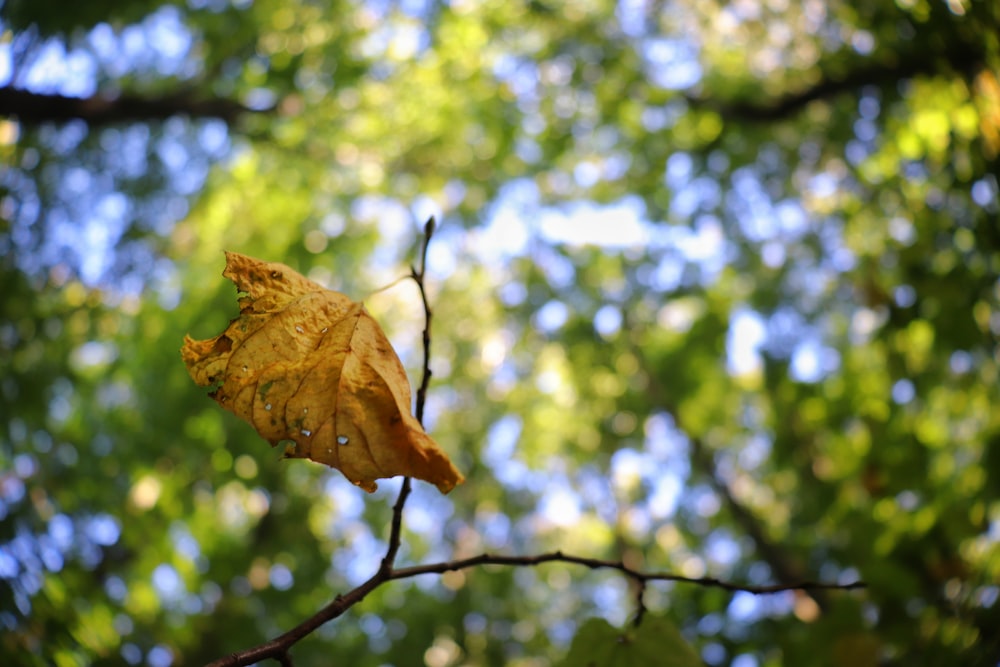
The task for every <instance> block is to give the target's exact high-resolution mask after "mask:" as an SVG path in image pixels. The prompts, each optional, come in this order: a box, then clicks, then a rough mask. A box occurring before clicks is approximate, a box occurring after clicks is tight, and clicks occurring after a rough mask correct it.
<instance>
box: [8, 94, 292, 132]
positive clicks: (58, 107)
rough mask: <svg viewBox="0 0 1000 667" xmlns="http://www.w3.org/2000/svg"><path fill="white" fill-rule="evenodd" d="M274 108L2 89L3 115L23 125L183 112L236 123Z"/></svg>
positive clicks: (187, 97)
mask: <svg viewBox="0 0 1000 667" xmlns="http://www.w3.org/2000/svg"><path fill="white" fill-rule="evenodd" d="M270 111H273V108H272V109H251V108H249V107H247V106H244V105H242V104H240V103H239V102H236V101H234V100H230V99H227V98H223V97H215V98H199V97H196V96H194V95H193V94H191V93H188V92H179V93H172V94H169V95H162V96H158V97H140V96H136V95H120V96H118V97H104V96H101V95H94V96H92V97H67V96H65V95H50V94H43V93H33V92H30V91H27V90H22V89H19V88H13V87H11V86H5V87H3V88H0V116H15V117H16V118H17V119H18V121H19V122H20V123H22V124H23V125H40V124H42V123H65V122H67V121H70V120H82V121H84V122H86V123H87V124H88V125H90V126H91V127H97V126H104V125H111V124H113V123H126V122H147V121H154V120H164V119H167V118H171V117H173V116H179V115H182V116H189V117H192V118H219V119H221V120H223V121H225V122H226V123H233V122H234V121H235V120H236V119H237V118H238V117H240V116H241V115H243V114H249V113H266V112H270Z"/></svg>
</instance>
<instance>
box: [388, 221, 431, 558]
mask: <svg viewBox="0 0 1000 667" xmlns="http://www.w3.org/2000/svg"><path fill="white" fill-rule="evenodd" d="M433 235H434V217H433V216H431V217H430V218H428V220H427V223H426V224H424V242H423V244H422V246H421V248H420V268H419V269H417V268H416V267H410V277H411V278H413V281H414V282H415V283H417V288H418V289H419V290H420V301H421V302H422V303H423V306H424V332H423V337H422V338H423V345H424V368H423V373H422V374H421V377H420V387H419V388H418V389H417V405H416V408H415V413H414V415H415V416H416V418H417V421H418V422H420V423H421V425H422V424H423V423H424V405H425V404H426V402H427V388H428V386H429V385H430V381H431V306H430V302H429V301H428V300H427V287H426V285H425V284H424V276H425V275H426V274H427V246H429V245H430V243H431V237H432V236H433ZM412 486H413V480H412V479H411V478H409V477H404V478H403V484H402V486H400V487H399V497H397V498H396V504H395V505H393V508H392V524H391V528H390V530H389V546H388V548H387V549H386V552H385V557H384V558H383V559H382V565H381V566H380V567H379V571H380V572H384V573H385V575H386V576H387V577H388V576H389V575H391V574H392V566H393V564H394V563H395V562H396V554H397V553H399V545H400V542H401V540H402V532H403V506H404V505H405V504H406V499H407V498H408V497H409V495H410V489H411V488H412Z"/></svg>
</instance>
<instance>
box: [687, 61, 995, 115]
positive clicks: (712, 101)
mask: <svg viewBox="0 0 1000 667" xmlns="http://www.w3.org/2000/svg"><path fill="white" fill-rule="evenodd" d="M983 62H984V56H983V54H982V53H981V52H980V51H978V50H976V49H975V48H973V46H972V45H970V44H956V45H953V46H952V47H951V48H949V49H948V51H947V52H946V53H945V54H943V55H939V54H936V53H934V52H931V51H921V52H917V53H909V54H899V55H897V56H896V57H895V58H894V60H893V61H892V62H882V61H874V60H866V61H862V62H861V63H860V64H858V65H856V66H855V67H853V68H851V69H849V70H848V71H846V72H844V73H842V74H839V73H832V72H824V73H823V76H822V78H821V79H820V80H819V82H818V83H816V84H815V85H813V86H810V87H809V88H805V89H803V90H799V91H793V92H789V93H786V94H784V95H782V96H780V97H777V98H775V99H771V100H766V101H758V100H747V99H732V100H724V99H719V98H709V97H698V96H693V95H688V96H686V99H687V102H688V104H689V105H690V106H691V107H692V108H694V109H708V110H711V111H715V112H717V113H718V114H719V115H720V116H722V117H723V118H724V119H726V120H732V121H741V122H749V123H770V122H774V121H778V120H784V119H786V118H790V117H792V116H794V115H795V114H796V113H798V112H799V111H801V110H802V109H804V108H805V107H806V106H807V105H809V104H810V103H812V102H816V101H819V100H832V99H833V98H835V97H837V96H838V95H840V94H842V93H847V92H851V91H857V90H860V89H862V88H864V87H866V86H879V87H884V86H889V85H894V84H897V83H898V82H900V81H902V80H905V79H910V78H913V77H916V76H921V75H934V74H938V73H943V72H945V71H949V70H950V71H956V72H959V73H961V74H962V75H964V76H966V77H970V78H971V76H972V75H973V74H974V73H975V72H976V71H978V70H979V69H980V68H981V67H982V66H983Z"/></svg>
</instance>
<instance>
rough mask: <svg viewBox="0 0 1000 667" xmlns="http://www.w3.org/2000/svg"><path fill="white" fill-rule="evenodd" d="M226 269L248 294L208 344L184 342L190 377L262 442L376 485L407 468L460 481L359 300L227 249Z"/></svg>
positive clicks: (445, 487)
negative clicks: (415, 410) (423, 422)
mask: <svg viewBox="0 0 1000 667" xmlns="http://www.w3.org/2000/svg"><path fill="white" fill-rule="evenodd" d="M223 275H224V276H226V277H227V278H229V279H231V280H232V281H233V282H234V283H235V284H236V286H237V288H238V289H239V290H240V292H243V293H245V296H243V297H241V298H240V300H239V302H240V316H239V317H237V318H236V319H234V320H233V321H232V322H230V324H229V327H228V328H227V329H226V331H225V332H223V333H222V334H220V335H219V336H216V337H215V338H211V339H208V340H194V339H192V338H191V337H189V336H188V337H186V338H185V340H184V346H183V348H182V350H181V355H182V357H183V359H184V363H185V364H186V365H187V367H188V372H189V373H190V375H191V378H192V379H193V380H194V381H195V382H197V383H198V384H199V385H202V386H208V385H215V386H216V388H215V390H214V391H213V392H212V394H211V396H212V398H214V399H215V400H216V401H217V402H218V403H219V405H221V406H222V407H224V408H226V409H227V410H229V411H231V412H232V413H234V414H235V415H237V416H239V417H241V418H242V419H245V420H246V421H247V422H249V423H250V424H251V425H253V427H254V428H255V429H257V432H258V433H260V435H261V437H263V438H264V439H265V440H267V441H268V442H270V443H271V444H272V445H276V444H278V443H280V442H283V441H292V442H293V443H294V444H293V445H290V446H289V447H288V449H287V452H286V453H287V455H288V456H289V457H293V458H307V459H311V460H313V461H316V462H319V463H325V464H326V465H328V466H331V467H333V468H337V469H338V470H340V471H341V472H342V473H344V475H345V476H346V477H347V478H348V479H349V480H351V481H352V482H354V483H355V484H357V485H358V486H360V487H362V488H363V489H365V490H366V491H369V492H370V491H374V490H375V487H376V485H375V480H376V479H379V478H384V477H393V476H396V475H409V476H413V477H417V478H419V479H423V480H426V481H428V482H431V483H432V484H434V485H435V486H437V487H438V489H440V490H441V492H442V493H447V492H448V491H450V490H451V489H452V488H454V486H455V485H456V484H458V483H460V482H461V481H462V475H461V473H459V472H458V470H456V469H455V466H454V465H452V463H451V461H449V460H448V457H447V456H446V455H445V454H444V452H442V451H441V449H440V448H439V447H438V445H437V443H435V442H434V440H432V439H431V437H430V436H428V435H427V434H426V433H425V432H424V430H423V428H422V427H421V425H420V423H419V422H418V421H417V420H416V418H415V417H414V416H413V415H412V414H411V413H410V385H409V382H408V380H407V378H406V372H405V371H404V370H403V366H402V364H401V363H400V361H399V357H397V356H396V353H395V352H394V351H393V349H392V346H391V345H390V344H389V340H388V339H387V338H386V336H385V334H384V333H383V332H382V329H381V328H380V327H379V326H378V324H377V323H376V322H375V320H374V319H372V317H371V315H369V314H368V311H366V310H365V308H364V306H363V305H362V304H361V303H357V302H354V301H351V300H350V299H349V298H347V297H346V296H344V295H343V294H340V293H338V292H333V291H331V290H327V289H324V288H323V287H322V286H320V285H318V284H316V283H314V282H312V281H311V280H309V279H307V278H305V277H303V276H302V275H300V274H299V273H297V272H295V271H294V270H293V269H291V268H289V267H288V266H285V265H284V264H278V263H270V262H263V261H260V260H257V259H254V258H252V257H247V256H246V255H240V254H238V253H232V252H230V253H226V270H225V272H224V273H223Z"/></svg>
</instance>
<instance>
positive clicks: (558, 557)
mask: <svg viewBox="0 0 1000 667" xmlns="http://www.w3.org/2000/svg"><path fill="white" fill-rule="evenodd" d="M555 562H557V563H571V564H574V565H582V566H584V567H587V568H589V569H591V570H600V569H610V570H617V571H619V572H621V573H622V574H624V575H625V576H626V577H629V578H631V579H634V580H635V581H637V582H639V583H641V584H645V583H647V582H650V581H676V582H680V583H687V584H697V585H699V586H704V587H706V588H720V589H722V590H725V591H730V592H734V593H736V592H742V593H752V594H754V595H770V594H773V593H782V592H785V591H799V590H806V591H810V590H842V591H847V590H854V589H858V588H867V584H865V583H864V582H862V581H853V582H851V583H848V584H835V583H826V582H819V581H802V582H798V583H795V584H772V585H765V586H753V585H750V584H736V583H732V582H728V581H723V580H721V579H716V578H714V577H686V576H684V575H680V574H674V573H672V572H644V571H642V570H636V569H635V568H632V567H629V566H628V565H626V564H625V563H624V562H622V561H620V560H602V559H600V558H588V557H585V556H573V555H571V554H564V553H563V552H562V551H553V552H550V553H544V554H537V555H535V556H503V555H499V554H489V553H483V554H479V555H478V556H473V557H471V558H463V559H461V560H453V561H446V562H442V563H433V564H430V565H415V566H413V567H405V568H400V569H397V570H395V571H393V573H392V577H391V578H392V579H408V578H410V577H416V576H419V575H421V574H443V573H445V572H453V571H455V570H466V569H468V568H470V567H478V566H481V565H507V566H512V567H534V566H536V565H541V564H543V563H555Z"/></svg>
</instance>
